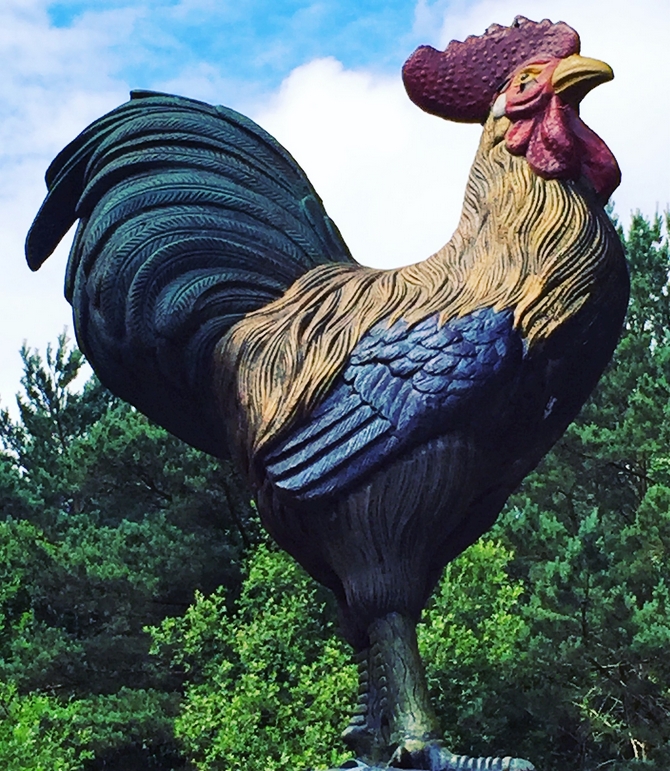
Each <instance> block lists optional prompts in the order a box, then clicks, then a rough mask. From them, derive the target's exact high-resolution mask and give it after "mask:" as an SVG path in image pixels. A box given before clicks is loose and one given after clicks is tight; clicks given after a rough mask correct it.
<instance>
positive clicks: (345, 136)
mask: <svg viewBox="0 0 670 771" xmlns="http://www.w3.org/2000/svg"><path fill="white" fill-rule="evenodd" d="M253 112H254V115H253V117H254V118H255V119H256V120H257V121H258V122H259V123H260V124H261V125H263V126H264V127H265V128H267V129H268V131H270V133H272V134H274V136H276V137H277V139H279V141H280V142H282V144H284V145H285V146H286V147H287V148H288V149H289V150H290V151H291V153H292V154H293V155H294V156H295V158H296V160H297V161H298V162H299V163H300V164H301V165H302V166H303V168H304V169H305V171H306V172H307V175H308V176H309V178H310V180H311V181H312V183H313V184H314V186H315V187H316V189H317V191H318V192H319V194H320V195H321V197H322V198H323V199H324V202H325V205H326V208H327V210H328V212H329V214H330V215H331V216H332V218H333V219H334V220H335V221H336V222H337V224H338V225H339V227H340V229H341V230H342V234H343V236H344V238H345V240H346V241H347V243H348V244H349V247H350V249H351V251H352V253H353V255H354V257H356V258H357V259H358V260H359V261H360V262H365V263H367V264H374V265H377V266H379V267H392V266H394V265H402V264H406V263H409V262H416V261H418V260H420V259H423V258H424V257H427V256H428V255H429V254H431V253H432V252H434V251H435V250H436V249H438V248H439V247H440V246H442V244H443V243H444V241H446V239H447V237H448V236H449V235H451V232H452V231H453V229H454V228H455V226H456V223H457V219H458V215H459V213H460V212H459V210H460V204H461V197H462V194H463V189H464V186H465V180H466V179H467V173H468V169H469V167H470V163H471V161H472V158H473V157H474V153H475V149H476V145H477V141H478V138H479V136H478V135H479V131H478V129H477V127H472V126H462V125H456V124H447V123H445V122H444V121H439V120H436V119H435V118H432V117H431V116H428V115H426V114H425V113H422V112H421V111H420V110H418V109H417V108H416V107H415V106H414V105H413V104H412V103H411V102H410V101H409V100H408V99H407V96H406V94H405V91H404V88H403V86H402V84H401V82H400V79H399V77H397V76H396V77H383V76H379V75H372V74H370V73H368V72H352V71H347V70H345V69H344V68H343V67H342V65H341V64H340V63H339V62H337V61H335V60H334V59H323V60H320V61H315V62H311V63H310V64H307V65H305V66H303V67H299V68H298V69H296V70H294V71H293V72H292V73H291V75H290V76H289V77H288V78H287V80H286V81H285V82H284V84H283V85H282V87H281V89H280V91H279V93H278V94H277V96H276V97H275V98H274V99H273V100H271V102H270V103H269V104H268V105H266V106H264V107H262V108H260V109H258V110H254V111H253Z"/></svg>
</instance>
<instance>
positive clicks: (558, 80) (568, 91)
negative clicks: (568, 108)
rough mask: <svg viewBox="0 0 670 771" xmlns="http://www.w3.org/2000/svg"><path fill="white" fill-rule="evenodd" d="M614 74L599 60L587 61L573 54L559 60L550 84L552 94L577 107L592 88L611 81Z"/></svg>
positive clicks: (607, 65) (583, 57)
mask: <svg viewBox="0 0 670 771" xmlns="http://www.w3.org/2000/svg"><path fill="white" fill-rule="evenodd" d="M613 77H614V73H613V72H612V68H611V67H610V66H609V64H605V62H601V61H600V60H599V59H587V58H586V57H585V56H580V55H579V54H573V55H572V56H568V57H567V58H565V59H561V61H560V62H559V63H558V66H557V67H556V69H555V70H554V74H553V75H552V78H551V84H552V86H553V87H554V92H555V93H556V94H560V96H561V98H562V99H563V100H564V101H566V102H568V103H569V104H571V105H573V107H577V106H578V105H579V103H580V102H581V101H582V99H583V98H584V97H585V96H586V95H587V94H588V93H589V91H590V90H591V89H592V88H595V87H596V86H599V85H600V84H601V83H607V81H608V80H612V78H613Z"/></svg>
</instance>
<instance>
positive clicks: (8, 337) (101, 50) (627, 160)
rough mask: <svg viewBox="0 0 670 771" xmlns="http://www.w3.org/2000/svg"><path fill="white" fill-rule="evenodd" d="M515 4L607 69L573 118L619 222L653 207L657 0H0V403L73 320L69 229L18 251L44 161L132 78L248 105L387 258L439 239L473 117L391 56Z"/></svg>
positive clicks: (663, 188)
mask: <svg viewBox="0 0 670 771" xmlns="http://www.w3.org/2000/svg"><path fill="white" fill-rule="evenodd" d="M519 13H521V14H524V15H526V16H528V17H529V18H532V19H542V18H544V17H549V18H551V19H553V20H554V21H557V20H559V19H562V20H565V21H567V22H568V23H570V24H572V25H573V26H574V27H575V28H576V29H577V30H578V31H579V33H580V35H581V36H582V43H583V45H582V51H583V53H584V54H585V55H587V56H594V57H597V58H601V59H604V60H605V61H607V62H608V63H609V64H611V65H612V66H613V67H614V71H615V75H616V77H615V80H614V82H613V83H611V84H607V85H605V86H602V87H600V88H598V89H596V90H595V91H594V92H593V93H592V94H589V95H588V97H587V99H586V100H585V101H584V104H583V110H582V115H583V117H584V119H585V120H586V122H587V123H588V125H589V126H591V128H593V129H594V130H595V131H596V132H597V133H599V134H600V135H601V136H602V137H603V138H604V139H605V141H606V142H607V143H608V144H609V146H610V147H611V149H612V151H613V152H614V154H615V155H616V157H617V159H618V160H619V163H620V165H621V167H622V170H623V183H622V185H621V187H620V188H619V190H617V191H616V193H615V195H614V200H615V203H616V208H617V211H618V213H619V214H620V216H621V218H622V220H623V222H624V224H625V223H627V221H628V220H629V217H630V214H631V212H632V211H634V210H635V209H638V208H639V209H641V210H642V211H643V212H645V213H646V214H648V215H653V214H654V213H655V212H656V211H663V210H665V209H666V208H667V207H668V206H669V205H670V153H668V152H667V141H668V129H667V126H668V125H670V100H668V99H667V96H666V95H667V93H668V81H669V80H670V74H669V71H668V65H667V41H668V39H669V38H670V2H668V0H635V2H631V0H607V2H603V1H602V0H433V1H432V2H431V0H387V2H372V1H371V0H359V2H353V1H352V0H345V1H344V2H335V0H322V1H319V0H316V1H315V2H306V1H305V0H289V1H282V0H275V2H268V1H267V0H64V1H57V2H53V1H51V0H0V71H1V72H2V78H0V261H1V262H0V264H1V265H2V279H3V280H2V281H1V282H0V406H6V405H10V406H11V404H12V402H13V394H14V393H15V392H16V390H17V389H18V384H19V377H20V373H21V363H20V359H19V356H18V353H17V352H18V349H19V348H20V346H21V344H22V343H23V342H24V341H27V343H28V344H29V345H30V346H33V347H37V348H40V349H41V350H44V348H45V346H46V344H47V342H49V341H52V342H53V341H55V339H56V337H57V335H58V334H59V333H60V332H61V331H62V330H63V328H64V327H68V328H69V329H71V325H72V322H71V312H70V308H69V306H68V305H67V303H66V302H65V300H64V299H63V293H62V285H63V275H64V271H65V264H66V261H67V251H68V244H67V242H66V243H64V244H63V246H62V247H60V248H59V249H58V250H57V252H56V253H55V254H54V256H53V257H52V258H50V259H49V260H48V262H47V263H46V264H45V266H44V267H43V268H42V269H41V270H40V271H39V272H38V273H37V274H31V273H30V272H29V271H28V270H27V268H26V266H25V262H24V257H23V242H24V239H25V235H26V232H27V230H28V228H29V226H30V223H31V221H32V218H33V216H34V214H35V213H36V211H37V209H38V207H39V205H40V203H41V201H42V198H43V196H44V192H45V190H44V182H43V177H44V172H45V170H46V168H47V166H48V165H49V163H50V161H51V160H52V159H53V157H54V156H55V155H56V153H57V152H59V151H60V149H61V148H62V147H63V146H64V145H65V144H67V143H68V142H69V141H71V140H72V139H73V138H74V137H75V136H76V135H77V134H78V133H79V132H80V131H81V130H82V129H83V128H84V127H85V126H86V125H87V124H88V123H90V122H91V121H92V120H94V119H95V118H97V117H99V116H100V115H102V114H104V113H105V112H107V111H109V110H110V109H113V108H114V107H116V106H117V105H118V104H120V103H121V102H123V101H125V100H126V99H127V97H128V91H129V90H130V89H131V88H149V89H155V90H162V91H169V92H172V93H179V94H184V95H186V96H192V97H195V98H198V99H203V100H205V101H209V102H213V103H218V104H227V105H229V106H231V107H234V108H235V109H238V110H240V111H242V112H245V113H246V114H248V115H250V116H251V117H252V118H254V119H255V120H257V121H258V122H259V123H260V124H261V125H263V126H264V127H265V128H266V129H268V130H269V131H270V132H271V133H272V134H274V135H275V136H276V137H277V138H278V139H279V140H280V141H281V142H283V143H284V145H285V146H286V147H287V148H288V149H289V151H290V152H291V153H292V154H293V155H294V156H295V157H296V159H297V160H298V161H299V163H301V165H302V166H303V167H304V169H305V170H306V172H307V174H308V175H309V177H310V179H311V180H312V182H313V183H314V185H315V187H316V189H317V190H318V192H319V193H320V195H321V197H322V198H323V200H324V203H325V206H326V208H327V210H328V212H329V213H330V214H331V216H332V217H333V218H334V219H335V221H336V222H337V224H338V225H339V227H340V230H341V231H342V233H343V235H344V237H345V239H346V240H347V242H348V244H349V246H350V248H351V250H352V253H353V254H354V256H355V257H356V258H357V259H359V261H361V262H363V263H366V264H371V265H376V266H378V267H391V266H393V265H399V264H405V263H408V262H413V261H416V260H419V259H423V258H425V257H426V256H428V255H429V254H430V253H431V252H433V251H435V250H436V249H438V248H439V247H440V246H442V244H444V243H445V242H446V241H447V240H448V238H449V237H450V235H451V233H452V232H453V229H454V228H455V226H456V223H457V220H458V215H459V211H460V205H461V200H462V195H463V189H464V186H465V182H466V179H467V174H468V169H469V166H470V163H471V161H472V158H473V157H474V154H475V151H476V146H477V141H478V137H479V131H480V130H479V128H478V127H477V126H463V125H457V124H452V123H447V122H445V121H441V120H439V119H437V118H434V117H433V116H428V115H426V114H424V113H422V112H421V111H419V110H418V109H417V108H416V107H414V106H413V105H412V104H411V103H410V102H409V100H408V99H407V97H406V95H405V93H404V90H403V87H402V83H401V80H400V68H401V66H402V63H403V61H404V60H405V58H406V57H407V56H408V55H409V54H410V53H411V52H412V50H413V49H414V48H415V47H416V46H417V45H420V44H422V43H429V44H432V45H435V46H438V47H444V46H445V45H446V44H447V43H448V42H449V40H451V39H459V40H463V39H464V38H465V37H466V36H467V35H469V34H481V33H482V32H483V31H484V30H485V29H486V27H487V26H488V25H489V24H491V23H493V22H496V23H500V24H509V23H511V21H512V19H513V18H514V16H515V15H516V14H519ZM66 241H67V240H66Z"/></svg>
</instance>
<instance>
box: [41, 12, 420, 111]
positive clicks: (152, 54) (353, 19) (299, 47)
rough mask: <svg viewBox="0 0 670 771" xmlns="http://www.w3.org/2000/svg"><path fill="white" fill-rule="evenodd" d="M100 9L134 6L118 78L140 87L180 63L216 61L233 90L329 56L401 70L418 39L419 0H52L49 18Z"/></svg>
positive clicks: (69, 23) (70, 23)
mask: <svg viewBox="0 0 670 771" xmlns="http://www.w3.org/2000/svg"><path fill="white" fill-rule="evenodd" d="M102 6H104V9H105V10H106V11H112V10H117V11H124V10H127V9H128V8H134V9H135V14H134V20H133V24H132V29H131V31H130V34H128V35H127V36H126V38H125V39H124V40H123V42H122V43H118V44H117V53H118V54H119V68H118V70H117V75H118V76H119V77H122V78H123V79H125V80H127V81H128V82H133V83H136V84H138V85H139V86H140V87H147V86H149V85H150V84H152V83H154V82H157V81H161V80H169V79H170V78H171V77H172V75H173V74H174V70H175V62H176V61H178V62H179V66H180V67H182V68H197V67H198V66H199V65H202V64H203V63H211V62H216V66H217V67H218V68H220V69H221V70H222V71H225V72H227V73H230V75H229V77H230V82H231V85H230V88H231V90H232V89H236V88H240V89H244V88H251V89H253V90H254V91H256V92H258V91H263V90H268V89H272V88H276V87H277V86H279V84H280V83H281V81H282V80H283V79H284V77H286V75H287V74H288V73H289V72H290V71H291V70H292V69H293V68H295V67H297V66H299V65H300V64H303V63H304V62H307V61H310V60H313V59H317V58H321V57H325V56H333V57H335V58H336V59H338V60H339V61H340V62H342V64H343V65H344V66H345V67H348V68H357V67H370V68H374V69H376V70H378V71H392V70H396V71H397V70H398V69H399V67H400V66H401V65H402V62H403V60H404V58H405V57H406V56H407V52H408V51H410V50H412V49H413V48H414V47H416V45H417V44H418V40H417V32H416V30H415V17H416V3H414V2H407V0H388V2H383V3H380V2H371V1H370V0H366V1H362V2H334V1H333V0H323V1H321V2H304V1H303V2H300V1H299V0H294V1H292V2H269V1H268V0H245V1H244V2H240V1H239V0H238V1H237V2H231V1H230V0H225V1H224V2H216V3H212V2H191V3H184V2H178V0H167V1H166V0H153V2H141V3H133V4H129V3H128V2H124V0H112V1H110V2H104V3H93V2H90V0H78V1H77V2H58V3H52V4H50V5H49V7H48V15H49V19H50V21H51V23H52V24H53V25H54V26H55V27H60V28H73V27H74V26H76V25H77V24H81V23H82V22H83V21H84V20H85V18H86V16H87V15H89V16H93V15H95V14H96V13H98V12H99V10H100V8H101V7H102ZM426 7H427V8H428V6H426ZM421 42H426V41H421ZM226 96H234V93H232V94H230V95H228V94H222V98H224V99H225V97H226Z"/></svg>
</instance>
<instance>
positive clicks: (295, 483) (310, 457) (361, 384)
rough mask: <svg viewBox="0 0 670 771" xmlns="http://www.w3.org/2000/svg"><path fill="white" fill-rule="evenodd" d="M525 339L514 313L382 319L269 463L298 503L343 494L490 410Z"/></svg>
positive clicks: (276, 482)
mask: <svg viewBox="0 0 670 771" xmlns="http://www.w3.org/2000/svg"><path fill="white" fill-rule="evenodd" d="M522 357H523V342H522V339H521V337H520V335H519V333H518V332H517V331H516V330H515V329H514V326H513V313H512V312H511V311H508V310H506V311H495V310H493V309H492V308H482V309H479V310H477V311H474V312H473V313H470V314H468V315H467V316H463V317H462V318H458V319H452V320H450V321H449V322H447V323H446V324H444V325H442V326H440V324H439V319H438V314H435V315H433V316H430V317H428V318H426V319H424V320H423V321H421V322H420V323H418V324H416V325H415V326H413V327H409V326H408V325H407V323H406V322H404V321H402V320H400V321H397V322H395V323H394V324H392V325H391V326H390V327H389V326H387V324H386V323H385V322H383V321H382V322H380V323H379V324H377V325H376V326H375V327H373V328H372V329H371V330H370V331H369V332H368V333H367V334H366V335H365V336H364V337H363V338H362V339H361V341H360V342H359V343H358V345H357V346H356V348H355V349H354V350H353V352H352V353H351V356H350V357H349V361H348V363H347V366H346V368H345V370H344V372H343V374H342V376H341V377H340V378H339V379H338V381H337V382H336V384H335V386H334V387H333V390H332V391H331V392H330V393H329V394H328V396H327V397H326V398H325V399H324V401H323V402H321V403H320V404H319V405H318V407H317V408H316V409H315V410H314V411H313V412H312V413H311V415H310V416H309V417H308V418H307V420H305V421H304V422H302V423H301V424H299V425H297V426H295V427H294V428H293V430H292V431H291V433H290V434H289V435H288V436H286V437H285V438H284V439H283V440H282V441H280V443H279V444H278V445H276V446H275V447H273V448H272V450H271V451H270V452H269V453H268V455H267V456H266V457H265V458H264V465H265V469H266V473H267V476H268V478H269V479H270V481H271V482H272V483H273V484H274V485H275V487H277V488H279V489H281V490H284V491H286V492H288V493H290V494H292V495H293V496H294V497H295V498H296V499H299V500H310V499H315V498H319V497H321V496H325V495H337V494H338V493H340V492H342V491H344V490H345V489H346V488H348V487H350V486H351V485H353V484H355V483H356V482H359V481H361V480H362V479H363V478H364V477H365V476H366V475H367V474H369V473H370V472H372V471H373V470H374V469H376V468H378V467H379V466H380V465H381V464H383V463H384V462H387V461H388V460H389V459H391V458H392V457H394V456H396V455H398V454H399V453H400V452H402V451H404V450H406V449H408V448H410V447H412V446H416V445H417V444H419V443H420V442H421V441H426V440H427V439H430V438H432V437H434V436H439V435H440V434H442V433H445V432H447V431H451V430H456V429H457V428H458V427H459V425H463V424H465V423H467V422H468V421H472V420H473V416H474V415H477V419H479V418H481V413H482V412H486V411H487V410H491V409H492V404H493V401H492V397H493V396H494V395H496V394H498V395H499V394H500V393H501V392H504V390H505V388H509V387H510V386H511V383H512V382H513V381H514V379H515V375H516V373H517V372H518V370H519V366H520V363H521V360H522Z"/></svg>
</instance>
